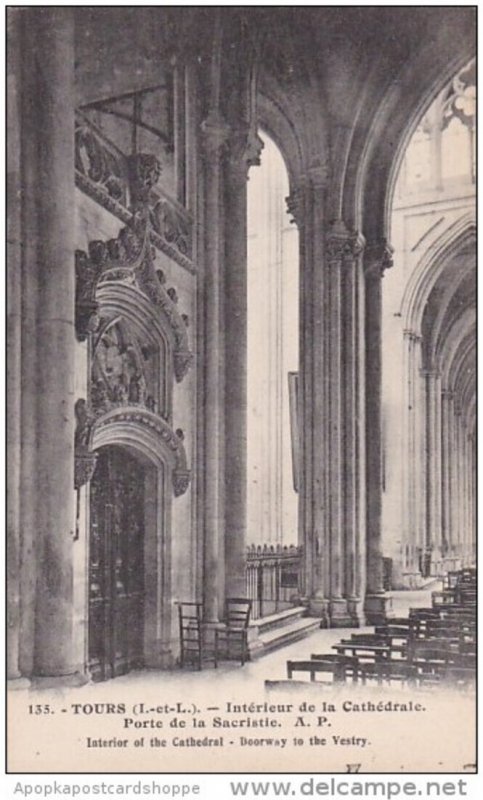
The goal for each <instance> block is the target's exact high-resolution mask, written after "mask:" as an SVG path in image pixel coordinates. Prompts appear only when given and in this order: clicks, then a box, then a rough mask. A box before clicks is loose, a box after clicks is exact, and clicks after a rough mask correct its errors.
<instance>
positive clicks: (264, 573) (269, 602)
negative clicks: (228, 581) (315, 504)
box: [246, 544, 302, 619]
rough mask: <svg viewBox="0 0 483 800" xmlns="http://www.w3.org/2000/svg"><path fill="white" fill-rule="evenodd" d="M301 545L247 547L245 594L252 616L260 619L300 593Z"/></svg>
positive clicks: (281, 608)
mask: <svg viewBox="0 0 483 800" xmlns="http://www.w3.org/2000/svg"><path fill="white" fill-rule="evenodd" d="M301 564H302V548H301V547H296V546H295V545H289V546H282V545H280V544H278V545H267V544H265V545H250V546H249V547H248V550H247V566H246V580H247V597H248V598H249V599H250V600H251V601H252V618H253V619H260V618H261V617H268V616H270V615H271V614H276V613H277V612H279V611H285V610H286V609H288V608H291V607H292V606H294V605H296V604H297V601H298V598H299V597H300V594H301Z"/></svg>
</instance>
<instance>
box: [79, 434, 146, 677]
mask: <svg viewBox="0 0 483 800" xmlns="http://www.w3.org/2000/svg"><path fill="white" fill-rule="evenodd" d="M144 494H145V467H143V465H142V464H141V463H139V462H138V461H137V460H136V459H135V458H134V457H133V456H132V455H131V454H130V453H129V451H127V450H125V449H123V448H121V447H115V446H109V447H103V448H101V449H100V450H99V454H98V460H97V466H96V470H95V473H94V476H93V479H92V481H91V489H90V498H91V499H90V548H89V666H90V671H91V675H92V678H93V680H95V681H103V680H108V679H109V678H112V677H115V676H117V675H124V674H125V673H127V672H129V671H130V670H132V669H134V668H136V667H141V666H142V665H143V649H144V642H143V640H144V525H145V523H144V516H145V497H144Z"/></svg>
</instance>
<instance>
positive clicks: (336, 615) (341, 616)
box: [329, 597, 354, 628]
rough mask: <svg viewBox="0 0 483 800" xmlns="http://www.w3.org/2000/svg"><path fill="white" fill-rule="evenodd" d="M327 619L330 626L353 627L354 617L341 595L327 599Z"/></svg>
mask: <svg viewBox="0 0 483 800" xmlns="http://www.w3.org/2000/svg"><path fill="white" fill-rule="evenodd" d="M329 619H330V627H331V628H353V627H354V618H353V616H352V615H351V613H350V611H349V608H348V601H347V600H346V599H345V598H343V597H340V598H339V597H337V598H332V599H331V600H329Z"/></svg>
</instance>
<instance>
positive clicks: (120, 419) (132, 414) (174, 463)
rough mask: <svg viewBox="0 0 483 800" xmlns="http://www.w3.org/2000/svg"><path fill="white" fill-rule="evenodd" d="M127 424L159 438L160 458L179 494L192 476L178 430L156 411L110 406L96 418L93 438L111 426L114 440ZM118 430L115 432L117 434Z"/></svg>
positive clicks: (156, 438)
mask: <svg viewBox="0 0 483 800" xmlns="http://www.w3.org/2000/svg"><path fill="white" fill-rule="evenodd" d="M126 427H127V428H128V429H130V430H131V431H132V430H133V428H134V429H136V428H137V429H138V430H141V431H142V430H143V429H144V431H146V432H148V433H149V438H150V440H151V442H154V443H156V442H158V443H159V447H160V449H161V450H162V451H163V453H164V454H165V456H164V457H163V461H165V462H167V463H168V465H169V466H170V468H171V481H172V485H173V493H174V495H175V497H180V496H181V495H182V494H184V493H185V492H186V491H187V490H188V487H189V484H190V480H191V470H190V469H188V462H187V458H186V451H185V447H184V444H183V438H184V437H183V436H182V434H181V432H180V431H176V432H175V431H173V429H172V428H171V426H170V425H169V424H168V422H166V420H164V419H162V418H161V417H160V416H159V415H158V414H154V413H152V412H150V411H149V410H146V409H140V408H135V407H130V406H125V407H120V408H115V409H112V410H111V411H110V412H108V413H107V414H105V415H103V416H102V417H100V418H99V419H98V420H96V422H95V424H94V425H93V429H92V438H93V440H94V441H95V438H96V436H97V435H99V434H102V431H103V430H106V429H108V428H111V430H112V431H113V432H114V435H113V441H115V439H116V435H122V433H121V432H122V431H123V430H126ZM116 431H117V434H116Z"/></svg>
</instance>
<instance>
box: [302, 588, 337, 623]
mask: <svg viewBox="0 0 483 800" xmlns="http://www.w3.org/2000/svg"><path fill="white" fill-rule="evenodd" d="M302 604H303V605H307V609H308V615H309V617H319V618H320V627H321V628H330V617H329V607H328V606H329V601H328V600H327V598H326V597H323V596H321V595H317V594H314V595H313V596H312V597H310V598H309V600H308V601H307V603H305V602H303V603H302Z"/></svg>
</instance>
